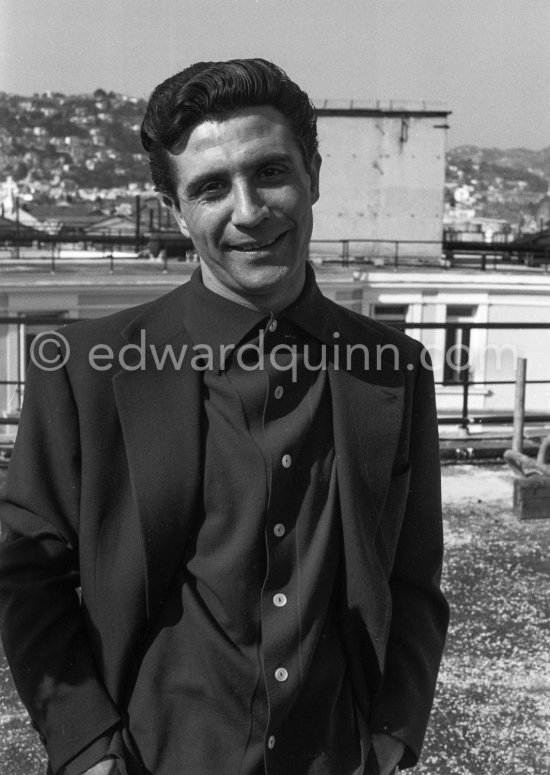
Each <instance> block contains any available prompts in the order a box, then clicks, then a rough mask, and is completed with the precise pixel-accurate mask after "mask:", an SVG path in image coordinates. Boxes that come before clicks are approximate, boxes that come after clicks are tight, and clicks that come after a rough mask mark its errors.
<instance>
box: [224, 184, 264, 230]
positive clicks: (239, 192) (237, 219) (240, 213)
mask: <svg viewBox="0 0 550 775" xmlns="http://www.w3.org/2000/svg"><path fill="white" fill-rule="evenodd" d="M268 216H269V207H268V206H267V204H266V202H265V200H264V199H263V197H262V195H261V193H260V192H259V191H258V189H257V188H256V187H255V186H254V185H251V184H250V183H248V182H242V183H239V184H238V185H236V186H235V188H234V190H233V213H232V217H231V221H232V223H233V225H234V226H240V227H241V228H243V227H244V228H249V229H250V228H253V227H254V226H257V225H258V224H259V223H261V222H262V221H263V220H264V219H265V218H267V217H268Z"/></svg>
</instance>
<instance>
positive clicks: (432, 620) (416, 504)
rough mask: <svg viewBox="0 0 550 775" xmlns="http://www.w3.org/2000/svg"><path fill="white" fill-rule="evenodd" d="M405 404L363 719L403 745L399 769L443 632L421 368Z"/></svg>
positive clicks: (410, 750) (431, 443)
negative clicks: (385, 625)
mask: <svg viewBox="0 0 550 775" xmlns="http://www.w3.org/2000/svg"><path fill="white" fill-rule="evenodd" d="M424 358H426V354H425V353H424ZM411 400H412V414H411V415H410V418H411V419H410V430H409V462H410V465H411V471H410V484H409V493H408V498H407V503H406V508H405V514H404V518H403V522H402V527H401V532H400V535H399V538H398V542H397V547H396V549H395V559H394V563H393V569H392V573H391V577H390V581H389V584H390V590H391V595H392V621H391V627H390V633H389V638H388V644H387V651H386V669H385V673H384V677H383V684H382V687H381V690H380V692H379V693H378V695H377V696H376V698H375V700H374V702H373V705H372V709H371V714H370V719H369V726H370V728H371V730H372V731H373V732H375V733H386V735H391V736H393V737H395V738H397V740H401V741H403V742H404V743H405V745H406V748H405V753H404V755H403V757H402V759H401V761H400V765H401V766H405V767H407V766H413V765H414V764H415V763H416V761H417V759H418V756H419V754H420V748H421V745H422V740H423V738H424V734H425V730H426V726H427V722H428V717H429V713H430V710H431V707H432V703H433V695H434V692H435V685H436V679H437V673H438V669H439V662H440V659H441V655H442V652H443V646H444V641H445V634H446V630H447V625H448V607H447V603H446V601H445V599H444V597H443V595H442V593H441V590H440V578H441V566H442V558H443V537H442V518H441V492H440V470H439V442H438V433H437V414H436V409H435V390H434V385H433V376H432V373H431V370H430V369H429V368H428V367H426V366H423V365H422V364H421V363H418V364H417V372H416V380H415V386H414V392H413V394H412V396H411ZM390 516H391V515H390Z"/></svg>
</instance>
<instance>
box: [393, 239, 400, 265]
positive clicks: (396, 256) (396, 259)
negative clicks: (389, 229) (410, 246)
mask: <svg viewBox="0 0 550 775" xmlns="http://www.w3.org/2000/svg"><path fill="white" fill-rule="evenodd" d="M393 265H394V267H395V268H396V269H397V267H398V266H399V241H398V240H395V245H394V256H393Z"/></svg>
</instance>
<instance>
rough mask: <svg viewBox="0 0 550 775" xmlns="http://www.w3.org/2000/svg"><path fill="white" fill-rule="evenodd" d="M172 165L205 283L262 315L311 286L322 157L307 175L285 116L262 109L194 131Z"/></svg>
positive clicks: (181, 214)
mask: <svg viewBox="0 0 550 775" xmlns="http://www.w3.org/2000/svg"><path fill="white" fill-rule="evenodd" d="M172 162H173V169H174V172H175V183H176V190H177V193H178V204H179V208H180V209H179V212H178V210H177V208H173V212H174V215H175V216H176V218H177V219H178V221H179V222H180V223H182V222H184V223H185V225H186V226H187V229H188V230H189V234H190V236H191V239H192V240H193V242H194V244H195V247H196V249H197V251H198V253H199V256H200V259H201V264H202V268H203V276H204V277H205V283H206V284H207V285H210V287H212V288H213V289H214V290H218V291H219V292H221V293H223V294H225V295H229V296H230V297H231V296H233V297H237V298H240V299H244V300H245V301H248V302H252V303H253V304H254V305H256V306H258V307H259V308H260V309H266V310H269V309H274V308H275V307H278V308H279V309H281V308H282V306H284V305H285V304H287V303H290V302H291V301H293V299H294V298H295V297H296V296H297V295H298V294H299V293H300V290H301V288H302V285H303V282H304V276H305V275H304V273H305V261H306V258H307V248H308V243H309V239H310V237H311V230H312V226H313V217H312V210H311V208H312V205H313V203H314V202H316V201H317V199H318V196H319V188H318V184H319V167H320V164H321V159H320V157H319V156H318V155H317V156H316V158H315V159H314V161H313V163H312V165H311V169H309V170H307V169H306V166H305V164H304V160H303V157H302V154H301V151H300V148H299V147H298V144H297V143H296V141H295V140H294V138H293V136H292V133H291V131H290V128H289V126H288V123H287V121H286V119H285V117H284V116H283V115H282V114H281V113H280V112H279V111H278V110H276V109H275V108H272V107H270V106H262V107H257V108H246V109H242V110H238V111H235V112H234V113H231V114H229V117H227V118H224V119H223V120H221V121H217V120H216V121H214V120H212V121H204V122H203V123H202V124H199V125H198V126H196V127H194V128H193V129H191V130H189V131H188V132H186V133H185V135H184V136H183V137H182V140H181V142H180V143H178V146H177V147H176V148H174V149H173V150H172Z"/></svg>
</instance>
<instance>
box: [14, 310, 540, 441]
mask: <svg viewBox="0 0 550 775" xmlns="http://www.w3.org/2000/svg"><path fill="white" fill-rule="evenodd" d="M75 321H76V319H74V318H71V319H60V318H59V317H48V316H32V315H24V316H18V317H14V316H4V317H0V331H1V329H2V327H4V326H5V327H8V328H9V327H12V326H14V327H15V328H16V335H15V338H16V340H17V357H16V363H12V370H13V371H14V372H15V373H16V378H14V379H7V378H6V377H5V371H4V373H2V367H1V366H0V388H1V387H5V388H7V389H8V392H11V394H10V401H9V405H8V406H6V407H4V409H3V411H2V407H0V412H1V414H0V429H1V428H2V426H6V427H7V426H14V425H17V424H18V422H19V412H20V410H21V405H22V402H23V393H24V383H25V372H26V366H27V359H28V352H29V340H28V338H27V337H26V333H28V327H30V326H32V329H33V331H34V332H36V329H37V328H40V329H42V330H44V331H45V330H54V329H57V328H59V327H60V326H62V325H65V324H67V323H72V322H75ZM384 322H386V323H387V324H389V325H391V326H393V327H395V328H398V329H400V330H402V331H405V332H406V331H411V330H414V332H415V335H416V336H418V338H419V339H420V340H421V341H422V340H423V339H424V338H425V337H423V335H422V333H423V332H427V331H440V332H445V334H447V333H448V332H452V333H453V342H454V343H456V342H460V347H459V349H458V352H459V356H458V359H457V357H456V351H455V352H454V353H453V357H452V359H450V358H449V353H450V351H451V350H452V349H453V348H456V344H452V345H449V346H447V345H448V342H449V340H448V339H447V337H445V338H446V345H445V349H444V351H443V352H441V353H440V356H441V357H442V358H443V361H442V362H439V363H434V368H435V370H436V372H437V373H441V372H443V378H442V379H439V380H436V387H439V388H440V391H441V390H444V389H445V388H449V387H454V388H457V389H458V390H459V395H458V399H459V400H458V401H457V403H458V404H460V407H458V406H457V408H456V409H454V408H453V409H450V410H440V411H439V415H438V420H439V423H440V424H441V425H455V426H458V427H459V428H462V429H468V428H469V427H470V426H474V425H508V424H511V423H512V420H513V399H512V401H511V402H510V408H509V409H506V410H499V411H476V410H473V409H472V397H473V395H474V393H475V391H476V389H480V388H485V389H489V388H495V387H497V386H511V385H514V384H515V379H514V378H511V377H510V378H507V379H496V378H490V379H478V378H475V376H474V375H473V374H472V370H471V368H472V363H471V359H470V343H471V341H472V332H474V331H476V330H484V331H509V332H514V331H532V332H533V333H535V332H546V334H548V332H550V322H547V323H531V322H512V323H474V322H468V323H463V322H450V323H437V322H436V323H415V322H406V321H403V320H385V321H384ZM31 336H32V333H31ZM512 340H513V335H512V336H511V337H510V344H513V342H512ZM549 345H550V338H549ZM426 346H427V351H428V353H429V351H430V344H429V343H428V344H427V345H426ZM546 349H548V347H547V348H546ZM442 363H443V364H447V365H446V366H445V365H443V369H442ZM449 363H450V365H451V367H450V368H449ZM546 368H547V370H548V375H547V376H546V377H545V378H544V379H530V378H528V379H527V381H526V386H527V388H528V387H529V386H535V385H548V386H550V362H547V364H546ZM541 423H542V424H546V423H550V411H549V412H545V411H543V412H541V411H532V410H529V405H528V404H527V407H526V416H525V424H526V426H529V425H531V426H533V425H539V424H541Z"/></svg>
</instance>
